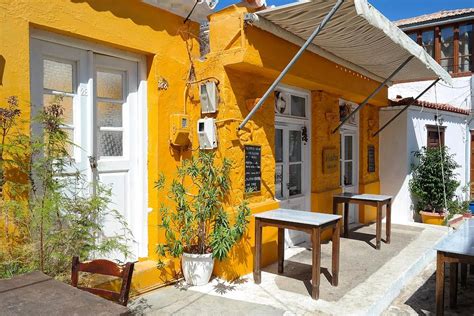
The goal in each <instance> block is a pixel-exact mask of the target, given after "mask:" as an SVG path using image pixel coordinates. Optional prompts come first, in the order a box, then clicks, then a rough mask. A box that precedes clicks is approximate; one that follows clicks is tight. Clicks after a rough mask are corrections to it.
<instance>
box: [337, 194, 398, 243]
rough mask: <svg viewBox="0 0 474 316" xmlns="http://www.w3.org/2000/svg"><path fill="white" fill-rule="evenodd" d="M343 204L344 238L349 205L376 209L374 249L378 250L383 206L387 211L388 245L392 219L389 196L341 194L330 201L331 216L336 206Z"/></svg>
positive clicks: (346, 229) (347, 231)
mask: <svg viewBox="0 0 474 316" xmlns="http://www.w3.org/2000/svg"><path fill="white" fill-rule="evenodd" d="M340 203H343V204H344V209H343V211H342V212H343V215H344V237H346V238H347V237H348V236H349V204H350V203H353V204H359V205H369V206H374V207H376V208H377V219H376V223H375V230H376V243H375V248H376V249H380V244H381V240H382V207H383V206H384V205H385V207H386V210H387V223H386V225H387V227H386V234H387V238H386V240H385V242H386V243H387V244H389V243H390V233H391V220H392V219H391V218H392V197H391V196H389V195H379V194H357V193H342V194H337V195H334V197H333V201H332V209H333V214H337V213H338V210H337V206H338V204H340Z"/></svg>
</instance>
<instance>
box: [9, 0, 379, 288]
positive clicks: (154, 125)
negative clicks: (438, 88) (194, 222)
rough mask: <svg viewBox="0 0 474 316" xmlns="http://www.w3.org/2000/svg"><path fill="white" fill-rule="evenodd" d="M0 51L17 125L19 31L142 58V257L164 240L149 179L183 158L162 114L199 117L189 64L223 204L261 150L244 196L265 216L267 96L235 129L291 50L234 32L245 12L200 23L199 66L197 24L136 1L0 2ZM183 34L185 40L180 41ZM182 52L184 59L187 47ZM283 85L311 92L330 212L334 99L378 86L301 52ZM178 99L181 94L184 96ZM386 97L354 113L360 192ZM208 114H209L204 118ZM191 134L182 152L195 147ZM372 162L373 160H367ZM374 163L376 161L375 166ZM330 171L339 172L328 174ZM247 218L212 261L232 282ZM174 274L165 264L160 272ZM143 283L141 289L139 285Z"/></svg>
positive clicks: (268, 189) (23, 45)
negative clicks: (221, 167) (221, 257)
mask: <svg viewBox="0 0 474 316" xmlns="http://www.w3.org/2000/svg"><path fill="white" fill-rule="evenodd" d="M0 12H1V14H0V43H1V47H0V54H1V55H2V56H3V57H4V58H5V60H6V67H5V74H4V78H3V86H0V98H1V99H2V100H3V99H4V98H6V97H7V96H9V95H18V96H19V97H20V100H21V101H22V110H23V114H24V116H25V118H27V117H29V108H30V107H29V99H30V95H29V68H30V67H29V53H28V52H29V33H30V30H31V29H32V28H40V29H46V30H49V31H51V32H57V33H61V34H64V35H67V36H71V37H76V38H81V39H86V40H89V41H93V42H98V43H101V44H104V45H108V46H112V47H116V48H120V49H123V50H129V51H133V52H136V53H141V54H143V55H145V56H146V59H147V69H148V117H149V121H148V125H149V131H148V169H149V176H148V181H149V183H148V191H149V206H150V207H151V208H152V209H153V210H152V212H151V213H150V214H149V217H148V234H149V246H148V247H149V253H148V255H149V256H148V257H149V259H154V260H156V259H157V256H156V253H155V247H156V244H157V243H159V242H162V241H164V236H163V232H160V231H159V230H158V227H157V225H158V224H159V223H160V219H159V216H158V212H157V208H158V205H159V202H160V201H161V199H160V198H159V196H158V193H157V192H156V191H155V189H154V188H153V187H154V182H155V181H156V180H157V178H158V174H159V173H160V172H164V174H165V176H166V177H167V178H168V179H169V178H171V177H173V176H174V174H175V170H176V166H177V165H178V164H179V163H180V161H181V160H182V159H185V158H188V157H190V155H191V151H189V150H184V151H180V150H176V149H173V148H171V147H170V146H169V142H168V139H169V115H170V114H174V113H182V112H183V111H184V109H183V108H184V106H186V111H187V113H188V114H189V115H190V116H191V123H190V124H191V126H195V124H196V121H197V119H198V118H200V117H201V114H200V107H199V92H198V86H197V85H196V84H191V85H190V86H189V89H188V91H187V92H186V94H185V90H186V89H185V86H186V80H187V78H188V73H189V70H190V67H191V65H194V67H195V74H196V78H195V79H196V80H203V79H206V78H209V77H213V80H215V79H217V80H219V94H220V98H221V101H220V104H219V112H218V114H217V115H214V117H215V118H216V119H217V121H218V123H217V125H218V141H219V148H218V150H217V156H218V157H223V156H224V155H225V156H226V157H229V158H231V159H232V160H233V161H234V163H235V167H234V168H233V171H232V201H231V204H234V205H235V204H237V203H238V202H240V201H241V200H242V199H243V198H244V197H245V195H244V152H243V146H244V145H245V144H259V145H261V146H262V190H261V192H258V193H253V194H251V195H249V196H246V197H247V198H248V199H249V202H250V206H251V209H252V212H253V213H258V212H262V211H265V210H269V209H274V208H276V207H277V206H278V203H277V202H275V200H274V193H273V192H274V149H273V143H274V119H275V118H274V110H273V98H272V97H271V98H269V100H267V102H266V104H265V105H264V106H263V107H262V109H261V110H259V111H258V112H257V113H256V115H255V116H254V117H253V118H252V120H251V121H250V122H249V123H248V124H247V126H246V127H245V129H244V130H242V131H240V132H237V126H238V124H239V123H240V121H241V120H242V119H243V118H244V117H245V116H246V115H247V114H248V113H249V109H250V107H249V105H250V106H251V105H252V104H254V103H255V100H256V99H257V98H260V97H261V96H262V95H263V93H264V92H265V91H266V89H267V88H268V86H269V85H270V84H271V82H272V81H273V80H274V78H275V77H276V76H277V75H278V73H279V72H280V71H281V70H282V69H283V67H284V66H285V65H286V64H287V62H288V61H289V60H290V59H291V57H292V56H293V55H294V54H295V53H296V51H297V49H298V47H297V46H296V45H293V44H290V43H288V42H286V41H284V40H282V39H280V38H277V37H275V36H273V35H271V34H268V33H266V32H264V31H262V30H259V29H257V28H254V27H250V26H246V27H244V25H243V20H242V18H243V13H244V12H245V9H243V8H239V7H236V6H232V7H230V8H228V9H226V10H224V11H221V12H219V13H216V14H214V15H212V16H211V17H210V36H211V38H210V43H211V53H210V54H209V55H208V56H207V60H206V61H200V60H199V53H198V45H197V42H196V40H195V37H194V36H190V35H189V34H190V33H192V34H194V35H197V32H198V26H197V25H195V24H191V25H190V26H189V28H187V27H183V23H182V22H183V20H182V18H180V17H177V16H175V15H172V14H169V13H166V12H164V11H161V10H159V9H155V8H153V7H150V6H147V5H144V4H141V3H139V1H111V0H101V1H99V0H96V1H93V0H72V1H66V0H62V1H61V0H57V1H51V0H35V1H28V0H18V1H14V2H12V1H7V0H0ZM188 37H189V39H188ZM186 44H188V47H189V48H190V56H191V58H189V57H188V51H187V49H186V48H187V45H186ZM162 78H164V79H166V81H168V83H169V88H168V89H167V90H158V89H157V84H158V81H159V80H161V79H162ZM283 83H284V84H287V85H291V86H296V87H299V88H303V89H307V90H308V91H311V98H312V105H311V106H312V112H313V116H312V130H311V133H310V141H311V142H312V155H311V163H312V170H313V174H312V181H311V207H312V211H317V212H330V211H331V209H332V199H331V197H332V195H333V194H334V193H336V192H339V191H340V189H339V174H338V173H337V176H335V175H324V174H323V173H322V170H321V169H322V148H324V147H326V146H333V147H336V148H337V149H339V135H338V134H337V133H336V134H331V132H330V131H331V129H333V128H334V127H336V126H337V123H338V120H339V108H338V99H339V98H343V99H346V100H350V101H352V102H361V101H362V100H363V99H364V98H365V97H366V96H367V95H368V94H369V93H370V92H371V91H372V90H373V89H374V88H375V87H376V86H377V85H378V83H377V82H375V81H373V80H370V79H368V78H365V77H364V76H361V75H360V74H357V73H354V72H352V71H349V70H348V69H345V68H344V67H341V66H338V65H336V64H334V63H332V62H330V61H329V60H327V59H324V58H322V57H320V56H317V55H315V54H312V53H309V52H306V53H304V54H303V56H302V58H301V59H300V61H298V63H297V64H296V65H295V66H294V67H293V69H292V70H291V71H290V73H289V74H288V75H287V76H286V77H285V79H284V80H283ZM185 95H186V97H185ZM386 101H387V90H386V89H382V91H381V92H380V93H379V94H378V95H377V96H376V97H374V98H373V99H372V100H371V104H373V105H371V106H368V107H367V108H366V109H364V110H363V111H362V112H361V117H360V120H361V133H360V148H361V153H360V157H361V159H360V170H361V173H360V184H361V191H362V192H364V190H366V191H367V192H378V188H379V185H378V176H377V175H378V171H377V172H376V173H375V175H374V174H366V172H365V173H364V170H366V158H364V155H365V154H366V147H367V144H368V143H373V144H375V145H376V146H378V139H377V138H375V139H373V138H371V137H369V136H368V134H367V132H366V129H367V126H369V125H370V126H373V125H374V122H375V125H378V121H377V120H378V115H377V106H382V105H385V104H386ZM208 116H209V115H208ZM196 136H197V135H196V134H195V133H194V128H193V135H192V148H196V147H197V145H198V142H197V138H196ZM377 158H378V157H377ZM377 165H378V163H377ZM338 172H339V171H338ZM370 216H371V213H370V210H367V211H363V212H361V216H360V220H361V221H362V222H366V221H367V220H369V219H370V218H371V217H370ZM253 229H254V227H253V220H252V221H251V225H250V227H249V231H248V233H247V234H246V236H245V237H244V239H243V241H242V242H241V243H240V244H239V245H238V246H237V247H236V248H235V249H233V251H232V253H231V256H230V258H229V259H228V260H226V261H224V262H222V263H217V264H216V267H215V271H214V272H215V273H216V274H217V275H220V276H223V277H225V278H228V279H231V278H235V277H237V276H239V275H242V274H244V273H248V272H250V271H251V270H252V267H253V265H252V260H253V254H252V252H253V243H254V240H253V238H254V231H253ZM263 241H264V247H263V264H264V265H266V264H268V263H271V262H273V261H275V259H276V230H272V229H267V228H266V229H264V236H263ZM172 265H174V270H175V271H176V270H179V265H178V263H177V262H176V261H175V260H172V261H170V266H169V268H170V267H171V266H172ZM172 274H173V273H171V272H170V273H165V274H164V275H161V276H160V278H159V280H157V282H166V280H168V279H169V278H170V277H172ZM147 286H148V285H147Z"/></svg>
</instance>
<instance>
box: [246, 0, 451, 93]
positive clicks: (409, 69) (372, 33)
mask: <svg viewBox="0 0 474 316" xmlns="http://www.w3.org/2000/svg"><path fill="white" fill-rule="evenodd" d="M335 2H336V0H313V1H300V2H296V3H293V4H289V5H284V6H279V7H273V8H268V9H266V10H263V11H259V12H257V13H256V15H257V17H258V18H257V19H255V21H253V25H255V26H256V27H259V28H262V29H264V30H266V31H268V32H271V33H273V34H275V35H277V36H280V37H282V38H285V39H287V40H290V41H292V42H294V43H295V44H299V43H297V42H298V41H305V40H307V39H308V37H309V36H310V34H311V33H312V32H313V31H314V29H315V28H316V27H317V25H318V24H319V23H320V22H321V21H322V19H323V18H324V16H325V15H326V14H327V13H328V12H329V11H330V10H331V8H332V7H333V6H334V4H335ZM313 44H314V45H313ZM313 44H312V45H311V46H310V47H309V50H310V51H313V52H316V53H318V54H320V55H321V56H323V57H326V58H328V59H330V60H333V61H335V62H337V63H340V64H343V65H344V66H347V67H348V68H351V69H352V70H354V71H358V72H360V73H362V74H364V75H366V76H368V77H370V78H372V79H375V80H377V81H383V79H386V78H388V77H389V76H390V74H391V73H392V72H393V71H394V70H395V69H396V68H397V67H398V66H400V64H402V63H403V62H404V61H405V60H407V59H408V58H409V57H410V56H414V58H413V59H412V60H411V61H410V62H409V63H408V64H407V65H406V66H405V67H404V68H403V69H402V70H401V71H400V72H399V73H398V74H397V75H395V77H394V78H393V79H392V82H393V81H418V80H425V79H431V78H433V79H435V78H441V79H442V80H443V81H444V82H446V83H447V84H451V82H452V78H451V76H450V75H449V74H448V73H447V72H446V71H445V70H444V69H443V68H442V67H441V66H440V65H439V64H438V63H437V62H436V61H435V60H434V59H433V58H432V57H431V56H429V55H428V54H427V53H426V51H425V50H424V49H423V48H422V47H420V46H419V45H418V44H416V43H415V42H414V41H413V40H411V39H410V38H409V37H408V36H407V35H406V34H405V33H403V31H401V30H400V29H399V28H398V27H397V26H395V25H394V24H393V23H392V22H390V21H389V20H388V19H387V18H386V17H385V16H383V15H382V14H381V13H380V12H379V11H377V10H376V9H375V8H374V7H373V6H372V5H370V4H369V3H368V2H367V0H346V1H345V2H344V3H343V4H342V6H341V7H340V9H339V10H338V11H337V12H336V14H335V15H334V16H333V17H332V19H331V20H330V21H329V23H328V24H327V26H326V27H325V28H324V29H323V30H322V31H321V33H320V34H319V35H318V36H317V37H316V39H315V40H314V41H313Z"/></svg>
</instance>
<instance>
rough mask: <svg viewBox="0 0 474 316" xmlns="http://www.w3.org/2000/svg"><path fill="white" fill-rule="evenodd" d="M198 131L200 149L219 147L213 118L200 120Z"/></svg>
mask: <svg viewBox="0 0 474 316" xmlns="http://www.w3.org/2000/svg"><path fill="white" fill-rule="evenodd" d="M197 130H198V138H199V148H200V149H214V148H216V147H217V133H216V124H215V121H214V119H213V118H203V119H200V120H198V123H197Z"/></svg>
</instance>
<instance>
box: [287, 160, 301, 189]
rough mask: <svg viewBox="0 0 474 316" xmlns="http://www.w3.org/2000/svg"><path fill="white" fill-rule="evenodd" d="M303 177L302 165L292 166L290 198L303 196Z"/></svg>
mask: <svg viewBox="0 0 474 316" xmlns="http://www.w3.org/2000/svg"><path fill="white" fill-rule="evenodd" d="M301 176H302V175H301V164H294V165H290V179H289V180H290V185H289V188H288V189H289V195H290V196H293V195H298V194H301Z"/></svg>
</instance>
